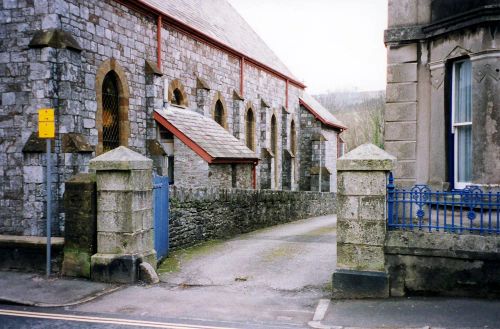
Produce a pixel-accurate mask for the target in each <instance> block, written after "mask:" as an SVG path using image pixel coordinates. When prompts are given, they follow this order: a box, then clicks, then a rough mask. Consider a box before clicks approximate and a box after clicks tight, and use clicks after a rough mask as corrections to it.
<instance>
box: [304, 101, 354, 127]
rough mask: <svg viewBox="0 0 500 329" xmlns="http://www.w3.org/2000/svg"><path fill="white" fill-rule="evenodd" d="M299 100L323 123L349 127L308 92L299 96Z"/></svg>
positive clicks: (331, 125)
mask: <svg viewBox="0 0 500 329" xmlns="http://www.w3.org/2000/svg"><path fill="white" fill-rule="evenodd" d="M299 102H300V104H301V105H303V106H304V107H305V108H306V109H307V110H308V111H309V112H311V113H312V115H314V117H315V118H316V119H318V120H319V121H321V122H322V123H323V124H325V125H327V126H330V127H332V128H337V129H347V127H346V126H345V125H344V124H343V123H342V122H341V121H340V120H339V119H337V118H336V117H335V116H334V115H333V114H332V113H331V112H330V111H328V110H327V109H326V108H324V107H323V105H321V104H320V103H319V102H318V101H317V100H316V99H315V98H314V97H312V96H311V95H309V94H308V93H304V94H303V96H302V97H300V98H299Z"/></svg>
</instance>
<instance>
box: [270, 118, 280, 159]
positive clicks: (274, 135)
mask: <svg viewBox="0 0 500 329" xmlns="http://www.w3.org/2000/svg"><path fill="white" fill-rule="evenodd" d="M271 151H273V153H274V156H276V155H277V154H278V153H277V151H278V128H277V124H276V117H275V116H274V115H273V116H272V117H271Z"/></svg>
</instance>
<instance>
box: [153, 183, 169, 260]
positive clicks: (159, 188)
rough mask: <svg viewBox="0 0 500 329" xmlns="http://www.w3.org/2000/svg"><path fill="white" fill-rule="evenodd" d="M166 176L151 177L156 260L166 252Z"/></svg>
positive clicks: (164, 255)
mask: <svg viewBox="0 0 500 329" xmlns="http://www.w3.org/2000/svg"><path fill="white" fill-rule="evenodd" d="M168 181H169V180H168V177H165V176H157V175H154V177H153V214H154V229H155V236H154V238H155V250H156V257H157V259H158V260H160V259H162V258H164V257H166V256H167V254H168Z"/></svg>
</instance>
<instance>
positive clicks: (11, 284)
mask: <svg viewBox="0 0 500 329" xmlns="http://www.w3.org/2000/svg"><path fill="white" fill-rule="evenodd" d="M118 289H120V286H119V285H114V284H106V283H99V282H92V281H88V280H83V279H73V278H63V277H57V276H52V277H50V278H48V279H47V278H46V277H45V275H41V274H35V273H23V272H9V271H0V303H4V304H19V305H27V306H39V307H58V306H70V305H76V304H80V303H84V302H88V301H90V300H92V299H95V298H97V297H99V296H102V295H104V294H109V293H111V292H113V291H116V290H118Z"/></svg>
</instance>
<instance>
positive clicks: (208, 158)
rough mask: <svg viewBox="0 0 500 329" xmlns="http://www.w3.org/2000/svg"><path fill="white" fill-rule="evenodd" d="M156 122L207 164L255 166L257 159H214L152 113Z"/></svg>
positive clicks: (163, 119)
mask: <svg viewBox="0 0 500 329" xmlns="http://www.w3.org/2000/svg"><path fill="white" fill-rule="evenodd" d="M153 117H154V119H155V120H156V122H158V123H159V124H161V125H162V126H163V127H164V128H165V129H167V130H169V131H170V132H171V133H172V134H174V136H175V137H177V138H179V139H180V140H181V141H182V142H183V143H184V144H186V145H187V146H188V147H189V148H190V149H191V150H193V151H194V152H195V153H196V154H198V155H199V156H200V157H201V158H202V159H203V160H205V161H206V162H208V163H209V164H223V163H251V164H257V163H258V162H259V158H257V157H255V158H214V157H213V156H211V155H210V154H208V152H207V151H205V150H204V149H203V148H202V147H201V146H200V145H198V144H196V142H194V141H193V140H192V139H191V138H189V137H187V136H186V135H185V134H184V133H183V132H182V131H180V130H179V129H177V128H176V127H175V126H174V125H172V124H171V123H170V122H168V120H167V119H165V118H164V117H163V116H162V115H161V114H158V113H156V112H154V114H153Z"/></svg>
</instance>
